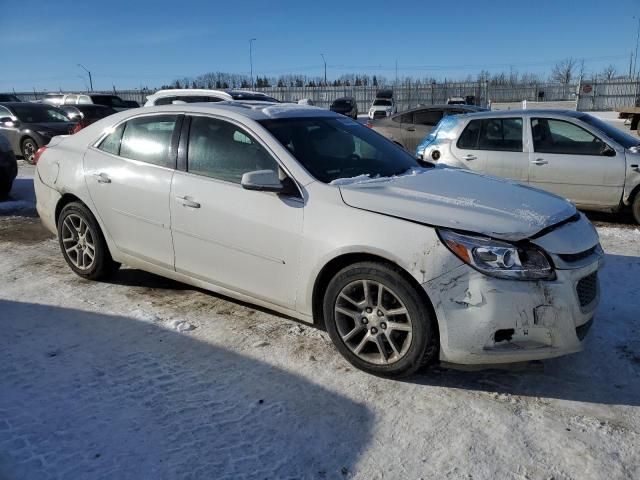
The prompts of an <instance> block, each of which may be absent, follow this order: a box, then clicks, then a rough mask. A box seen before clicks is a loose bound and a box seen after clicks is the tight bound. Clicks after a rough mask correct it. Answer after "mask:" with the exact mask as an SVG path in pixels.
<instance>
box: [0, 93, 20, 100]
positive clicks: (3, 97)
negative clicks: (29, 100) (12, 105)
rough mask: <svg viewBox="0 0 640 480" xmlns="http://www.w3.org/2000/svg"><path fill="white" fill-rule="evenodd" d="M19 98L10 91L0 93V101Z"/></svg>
mask: <svg viewBox="0 0 640 480" xmlns="http://www.w3.org/2000/svg"><path fill="white" fill-rule="evenodd" d="M19 101H20V99H19V98H18V97H16V96H15V95H12V94H11V93H0V102H19Z"/></svg>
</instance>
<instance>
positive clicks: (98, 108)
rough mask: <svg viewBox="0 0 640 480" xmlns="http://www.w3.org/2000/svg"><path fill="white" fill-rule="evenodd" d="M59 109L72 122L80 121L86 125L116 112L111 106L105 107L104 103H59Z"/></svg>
mask: <svg viewBox="0 0 640 480" xmlns="http://www.w3.org/2000/svg"><path fill="white" fill-rule="evenodd" d="M60 110H62V111H63V112H64V113H66V114H67V117H69V119H70V120H73V121H74V122H80V121H81V122H82V123H83V125H84V126H85V127H86V126H87V125H91V124H92V123H93V122H96V121H98V120H100V119H101V118H104V117H108V116H109V115H113V114H114V113H118V112H116V111H115V110H114V109H113V108H111V107H105V106H104V105H93V104H91V103H88V104H78V105H61V106H60Z"/></svg>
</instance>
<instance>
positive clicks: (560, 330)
mask: <svg viewBox="0 0 640 480" xmlns="http://www.w3.org/2000/svg"><path fill="white" fill-rule="evenodd" d="M600 263H601V260H597V261H595V262H593V263H591V264H589V265H587V266H584V267H581V268H576V269H572V270H556V275H557V279H556V280H553V281H517V280H504V279H498V278H493V277H489V276H486V275H484V274H482V273H480V272H477V271H476V270H474V269H472V268H471V267H469V266H467V265H461V266H460V267H458V268H456V269H454V270H453V271H451V272H449V273H447V274H445V275H442V276H441V277H438V278H436V279H434V280H432V281H430V282H427V283H425V284H424V285H423V287H424V289H425V290H426V292H427V294H428V295H429V297H430V298H431V299H432V300H434V302H433V303H434V308H435V311H436V315H437V317H438V325H439V328H440V360H442V361H446V362H450V363H458V364H498V363H512V362H523V361H530V360H543V359H547V358H553V357H558V356H561V355H566V354H569V353H574V352H578V351H580V350H581V349H582V339H583V338H584V336H585V335H586V332H587V331H588V329H589V327H590V326H591V322H592V321H593V318H594V313H595V310H596V307H597V305H598V303H599V300H600V298H599V289H598V285H597V279H596V280H595V282H596V283H595V291H594V293H593V295H592V297H590V298H588V303H587V304H585V305H581V304H580V303H581V300H580V298H579V295H578V282H580V280H582V279H584V278H586V277H589V275H591V274H593V273H594V272H597V270H598V268H599V265H600ZM590 278H592V277H590ZM582 285H584V282H583V283H582ZM580 290H581V293H582V302H583V303H584V302H585V296H584V292H583V291H582V290H583V289H580Z"/></svg>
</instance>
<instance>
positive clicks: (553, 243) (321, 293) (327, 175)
mask: <svg viewBox="0 0 640 480" xmlns="http://www.w3.org/2000/svg"><path fill="white" fill-rule="evenodd" d="M178 146H180V148H178ZM183 147H184V148H183ZM159 167H160V168H159ZM34 183H35V191H36V197H37V209H38V212H39V214H40V218H41V220H42V222H43V223H44V225H45V226H46V227H47V228H48V229H49V230H51V231H52V232H54V233H57V235H58V239H59V243H60V247H61V254H62V255H63V257H64V259H65V260H66V262H67V263H68V265H69V267H70V269H71V270H72V271H74V272H75V273H76V274H78V275H80V276H81V277H83V278H88V279H99V278H102V277H105V276H107V275H108V274H110V273H112V272H113V271H114V270H116V269H117V268H118V266H119V265H120V263H126V264H128V265H131V266H133V267H136V268H140V269H142V270H146V271H150V272H154V273H156V274H158V275H163V276H166V277H169V278H173V279H175V280H178V281H181V282H185V283H188V284H191V285H196V286H198V287H201V288H205V289H209V290H212V291H215V292H219V293H223V294H225V295H228V296H230V297H233V298H237V299H241V300H243V301H248V302H251V303H254V304H257V305H261V306H263V307H266V308H270V309H273V310H275V311H278V312H281V313H284V314H286V315H289V316H292V317H294V318H297V319H299V320H301V321H304V322H309V323H315V324H317V325H321V326H324V327H325V328H326V329H327V330H328V332H329V335H330V336H331V339H332V340H333V342H334V343H335V345H336V348H337V349H338V350H339V351H340V352H341V353H342V354H343V355H344V356H345V358H347V360H349V361H350V362H351V363H352V364H354V365H355V366H357V367H358V368H361V369H363V370H365V371H368V372H371V373H375V374H377V375H384V376H390V377H395V376H401V375H406V374H409V373H411V372H413V371H415V370H416V369H417V368H419V367H420V366H422V365H425V364H428V363H429V362H431V361H434V360H436V359H437V358H440V359H441V360H443V361H448V362H453V363H462V364H489V363H503V362H515V361H525V360H533V359H545V358H551V357H557V356H560V355H564V354H567V353H572V352H576V351H578V350H580V349H581V348H582V342H581V341H582V339H583V338H584V336H585V335H586V333H587V331H588V329H589V327H590V326H591V323H592V319H593V316H594V311H595V309H596V306H597V304H598V301H599V294H598V279H597V272H598V267H599V264H600V261H601V259H602V256H603V254H602V250H601V248H600V246H599V242H598V236H597V233H596V231H595V229H594V228H593V226H592V225H591V224H590V223H589V221H588V220H587V219H586V217H585V216H584V215H581V214H579V213H577V212H576V209H575V207H574V206H573V205H572V204H571V203H569V202H567V201H566V200H564V199H562V198H560V197H557V196H555V195H551V194H548V193H546V192H543V191H540V190H537V189H531V188H528V187H526V186H524V185H520V184H518V183H515V182H506V181H504V180H501V179H496V178H493V177H488V176H484V175H477V174H475V173H472V172H469V171H465V170H462V169H455V168H441V167H437V166H436V167H432V168H422V167H421V166H420V164H419V163H418V160H417V159H415V158H414V157H413V156H412V155H411V154H409V153H408V152H407V151H406V150H404V149H401V148H399V147H397V146H395V145H394V144H393V143H391V142H389V141H387V140H386V139H384V138H383V137H382V136H380V135H378V134H377V133H375V132H373V131H371V130H370V129H368V128H366V127H365V126H363V125H361V124H359V123H358V122H355V121H353V120H349V119H346V118H345V117H343V116H341V115H337V114H335V113H333V112H329V111H327V110H322V109H317V108H300V106H298V105H277V106H276V105H267V106H262V105H257V104H255V103H242V102H233V103H232V102H224V103H215V104H190V105H176V106H171V105H168V106H163V107H148V108H146V109H144V111H141V110H136V111H129V112H121V113H118V114H116V115H113V116H110V117H107V118H105V119H102V120H100V121H98V122H96V123H94V124H93V125H90V126H88V127H87V128H85V129H83V130H82V131H80V132H78V133H77V134H76V135H72V136H69V137H64V138H62V137H58V138H56V139H54V141H52V142H51V144H50V145H49V147H47V148H46V149H45V150H44V152H43V153H42V154H41V158H40V161H39V162H38V165H37V172H36V175H35V179H34ZM274 219H277V221H274ZM222 226H223V228H221V227H222Z"/></svg>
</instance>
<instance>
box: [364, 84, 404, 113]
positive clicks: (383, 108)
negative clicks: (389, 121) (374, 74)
mask: <svg viewBox="0 0 640 480" xmlns="http://www.w3.org/2000/svg"><path fill="white" fill-rule="evenodd" d="M397 111H398V108H397V106H396V102H395V100H394V99H393V90H390V89H382V90H378V92H376V98H375V100H374V101H373V103H372V104H371V107H370V108H369V119H370V120H374V119H377V118H385V117H390V116H391V115H393V114H394V113H396V112H397Z"/></svg>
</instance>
